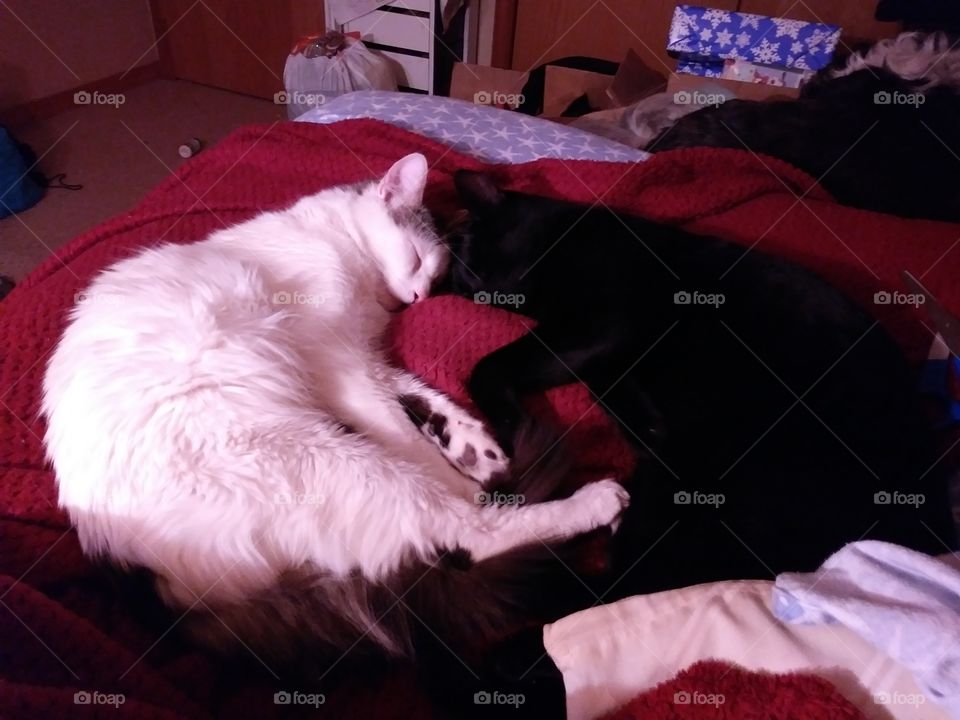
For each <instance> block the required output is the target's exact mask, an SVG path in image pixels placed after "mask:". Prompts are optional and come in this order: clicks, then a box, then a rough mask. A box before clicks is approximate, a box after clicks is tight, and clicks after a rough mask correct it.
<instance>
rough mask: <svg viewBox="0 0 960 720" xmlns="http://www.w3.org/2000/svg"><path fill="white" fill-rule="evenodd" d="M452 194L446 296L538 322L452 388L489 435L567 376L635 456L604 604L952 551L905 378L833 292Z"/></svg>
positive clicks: (536, 209) (595, 218)
mask: <svg viewBox="0 0 960 720" xmlns="http://www.w3.org/2000/svg"><path fill="white" fill-rule="evenodd" d="M456 185H457V188H458V191H459V193H460V196H461V198H462V200H463V202H464V203H465V204H466V206H467V208H468V209H469V211H470V219H469V220H468V221H467V224H466V227H465V229H464V231H463V232H462V234H461V235H460V237H459V238H458V239H457V241H456V242H455V248H454V251H455V252H456V253H457V254H458V255H459V258H460V260H461V261H462V262H459V263H453V267H454V269H453V271H452V273H453V274H452V278H451V282H452V285H453V287H454V290H455V292H457V293H459V294H463V295H466V296H467V297H472V296H474V295H475V294H476V293H488V294H489V296H490V297H489V300H491V301H492V302H494V303H496V302H498V301H503V300H506V301H507V302H510V303H513V304H512V305H509V306H507V308H506V309H510V310H516V311H518V312H521V313H523V314H525V315H528V316H530V317H532V318H534V319H536V320H537V322H538V324H537V326H536V328H535V329H534V330H532V331H531V332H530V333H529V334H527V335H525V336H524V337H522V338H520V339H519V340H517V341H516V342H513V343H511V344H509V345H507V346H506V347H504V348H501V349H500V350H498V351H496V352H494V353H492V354H490V355H488V356H486V357H485V358H483V359H482V360H481V361H480V363H479V364H478V365H477V367H476V368H475V370H474V372H473V374H472V376H471V378H470V383H469V389H470V393H471V395H472V397H473V399H474V401H475V402H476V403H477V405H478V407H479V408H480V409H481V410H482V411H483V412H484V413H485V414H486V416H487V418H488V419H489V420H490V422H491V424H492V426H493V427H494V429H495V431H496V433H497V435H498V439H499V440H500V441H501V442H502V443H503V445H504V447H505V448H507V449H508V450H509V448H510V445H511V439H512V438H513V436H514V432H515V429H516V428H517V427H518V423H519V421H520V419H521V418H523V417H524V414H525V413H524V407H523V398H524V396H526V395H529V394H531V393H538V392H541V391H543V390H545V389H547V388H550V387H553V386H557V385H563V384H566V383H571V382H575V381H578V380H582V381H583V382H585V383H586V384H587V386H588V387H589V388H590V390H591V392H592V394H593V396H594V397H595V399H596V400H597V401H598V402H599V403H600V404H601V406H602V407H603V408H604V409H605V410H606V411H607V412H608V413H610V414H611V415H612V416H613V417H614V418H616V420H617V421H618V423H619V425H620V427H621V428H622V429H623V431H624V434H625V436H626V437H627V438H628V439H629V440H631V441H632V442H633V443H634V444H635V445H636V446H637V448H638V449H639V450H640V455H641V462H640V465H639V467H638V470H637V472H636V475H635V477H634V478H633V479H632V482H631V487H630V489H631V493H632V495H633V500H632V503H631V507H630V510H629V512H628V515H627V517H626V518H625V519H624V523H623V526H622V527H621V530H620V531H619V533H618V534H617V535H616V536H615V540H614V549H615V560H614V576H615V577H616V576H618V575H620V574H623V573H626V577H624V578H623V580H621V581H619V582H618V583H616V586H615V587H614V590H613V594H614V595H616V596H618V597H619V596H623V595H627V594H633V593H638V592H649V591H655V590H660V589H666V588H671V587H678V586H682V585H689V584H692V583H697V582H706V581H711V580H719V579H730V578H771V577H772V576H773V575H775V574H776V573H779V572H783V571H809V570H813V569H815V568H816V567H817V566H819V565H820V563H822V562H823V560H824V559H825V558H826V557H827V556H828V555H830V554H831V553H832V552H834V551H836V550H838V549H840V547H842V546H843V545H844V544H845V543H847V542H852V541H855V540H859V539H865V538H872V539H882V540H888V541H891V542H896V543H900V544H903V545H906V546H909V547H912V548H915V549H918V550H923V551H926V552H930V553H941V552H946V550H947V549H948V547H952V546H953V545H954V542H955V535H954V532H953V526H952V521H951V517H950V513H949V506H948V503H947V498H946V494H947V493H946V487H945V479H944V475H945V473H944V472H943V471H942V469H941V468H940V467H939V466H938V465H937V454H936V453H935V452H934V441H933V439H932V435H931V433H930V432H929V431H928V429H927V428H928V423H927V421H926V419H925V417H924V413H923V412H922V407H921V405H920V401H919V398H918V397H917V393H916V391H915V382H914V378H913V377H912V374H911V372H910V369H909V368H908V366H907V364H906V362H905V359H904V357H903V356H902V354H901V352H900V350H899V348H898V347H897V345H896V344H895V343H894V341H893V339H892V338H891V337H890V336H889V335H888V334H887V333H886V332H885V331H884V330H883V329H882V328H881V327H880V326H879V325H878V324H877V323H876V322H875V321H874V320H873V319H872V318H871V317H870V316H869V315H868V314H867V313H866V312H864V311H863V310H862V309H861V308H860V307H858V306H857V305H856V304H854V303H853V302H852V301H851V300H849V299H848V298H846V297H845V296H844V295H843V294H842V293H840V292H839V291H838V290H836V289H835V288H833V287H832V286H830V285H829V284H827V283H826V282H825V281H824V280H822V279H821V278H820V277H818V276H817V275H815V274H813V273H811V272H809V271H807V270H805V269H803V268H800V267H798V266H796V265H794V264H792V263H790V262H787V261H785V260H782V259H779V258H776V257H773V256H770V255H767V254H764V253H762V252H759V251H756V250H753V251H750V252H746V248H744V247H742V246H739V245H736V244H734V243H729V242H725V241H722V240H718V239H716V238H711V237H701V236H697V235H692V234H689V233H687V232H683V231H682V230H679V229H675V228H671V227H667V226H663V225H657V224H654V223H651V222H648V221H645V220H642V219H640V218H637V217H630V216H626V215H619V216H617V215H614V214H613V213H611V212H609V211H607V210H605V209H588V208H586V207H585V206H580V205H575V204H571V203H566V202H560V201H556V200H551V199H547V198H542V197H536V196H531V195H524V194H518V193H512V192H502V191H500V190H499V189H498V188H497V187H496V186H495V185H494V184H493V182H492V181H491V180H490V179H489V178H487V177H486V176H484V175H481V174H478V173H472V172H467V171H461V172H460V173H458V174H457V176H456ZM510 296H513V297H510ZM484 300H485V301H486V300H487V298H486V297H485V298H484ZM607 599H609V598H607Z"/></svg>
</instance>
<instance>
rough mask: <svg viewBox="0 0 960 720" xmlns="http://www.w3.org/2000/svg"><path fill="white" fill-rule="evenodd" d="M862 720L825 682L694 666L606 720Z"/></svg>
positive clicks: (715, 664) (721, 666)
mask: <svg viewBox="0 0 960 720" xmlns="http://www.w3.org/2000/svg"><path fill="white" fill-rule="evenodd" d="M794 718H797V719H799V718H802V719H803V720H866V716H865V715H864V714H863V713H862V712H860V710H858V709H857V707H856V706H855V705H853V704H852V703H851V702H850V701H849V700H847V699H846V698H845V697H844V696H843V695H841V694H840V692H839V691H838V690H837V689H836V688H834V687H833V685H831V684H830V683H829V682H827V681H826V680H824V679H823V678H820V677H817V676H815V675H807V674H802V673H792V674H787V675H767V674H763V673H755V672H750V671H748V670H743V669H742V668H738V667H734V666H733V665H728V664H727V663H723V662H720V661H718V660H709V661H705V662H698V663H696V664H694V665H691V666H690V667H688V668H687V669H686V670H683V671H681V672H680V673H678V674H677V676H676V677H675V678H673V679H672V680H668V681H667V682H665V683H662V684H660V685H658V686H657V687H655V688H652V689H651V690H649V691H647V692H645V693H643V694H641V695H638V696H637V697H636V698H634V699H633V700H631V701H630V702H629V703H627V705H626V706H625V707H622V708H620V709H619V710H617V711H616V712H613V713H610V714H609V715H607V716H606V717H605V718H604V720H794Z"/></svg>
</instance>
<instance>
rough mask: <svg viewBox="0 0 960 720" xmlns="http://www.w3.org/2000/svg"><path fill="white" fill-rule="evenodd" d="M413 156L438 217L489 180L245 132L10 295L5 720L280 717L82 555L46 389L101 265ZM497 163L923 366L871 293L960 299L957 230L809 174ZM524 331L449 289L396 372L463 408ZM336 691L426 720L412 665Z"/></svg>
mask: <svg viewBox="0 0 960 720" xmlns="http://www.w3.org/2000/svg"><path fill="white" fill-rule="evenodd" d="M414 151H419V152H422V153H424V154H425V155H426V156H427V158H428V160H429V162H430V164H431V167H432V169H431V172H430V178H429V187H428V189H427V197H426V201H427V203H428V204H429V205H430V206H431V207H432V208H433V209H435V210H437V211H438V212H441V213H443V212H449V211H452V210H454V209H455V207H456V200H455V196H454V191H453V184H452V174H453V173H454V171H456V170H457V169H460V168H469V169H485V166H483V165H482V164H481V163H480V162H479V161H477V160H475V159H472V158H469V157H466V156H463V155H460V154H458V153H456V152H454V151H451V150H449V149H447V148H446V147H445V146H442V145H440V144H438V143H436V142H433V141H430V140H426V139H424V138H421V137H419V136H417V135H415V134H412V133H408V132H405V131H402V130H399V129H396V128H393V127H391V126H388V125H384V124H382V123H379V122H375V121H368V120H354V121H347V122H342V123H337V124H335V125H329V126H327V125H310V124H305V123H281V124H277V125H273V126H270V127H266V126H255V127H247V128H243V129H241V130H239V131H237V132H235V133H234V134H233V135H231V136H230V137H229V138H227V139H226V140H224V141H223V142H222V143H221V144H220V145H219V146H217V147H215V148H213V149H211V150H209V151H205V152H204V153H202V154H201V155H199V156H198V157H197V158H196V159H194V160H192V161H191V162H189V163H187V164H186V165H185V166H184V167H183V168H182V169H181V170H180V171H179V172H178V173H177V174H176V175H174V176H173V177H171V178H169V179H167V180H166V181H165V182H163V183H162V184H161V185H160V186H159V187H158V188H157V189H156V190H154V191H153V192H152V193H151V194H150V195H148V196H147V197H146V198H145V199H144V200H143V202H142V203H141V204H140V205H139V206H138V207H136V208H135V209H133V210H131V211H130V212H128V213H126V214H124V215H121V216H119V217H116V218H114V219H112V220H110V221H108V222H106V223H104V224H103V225H101V226H100V227H97V228H95V229H93V230H91V231H89V232H87V233H85V234H84V235H83V236H81V237H79V238H77V239H76V240H75V241H73V242H72V243H70V244H69V245H68V246H67V247H66V248H65V249H63V250H62V251H60V252H59V253H58V254H57V256H56V257H51V258H50V259H48V260H47V261H46V262H45V263H44V264H43V265H42V266H41V267H40V268H39V269H37V270H36V271H35V272H34V273H33V274H32V275H31V276H30V277H29V278H28V279H26V280H25V281H24V282H23V283H21V285H20V286H19V287H18V288H17V289H16V290H15V291H14V292H13V293H12V294H11V295H10V296H9V297H8V298H7V299H6V300H4V301H3V302H2V303H0V348H2V349H0V714H8V715H9V716H10V717H18V718H20V717H49V718H58V717H78V716H82V713H83V712H84V708H82V707H80V706H79V705H77V704H76V703H75V697H76V698H79V700H80V701H82V700H84V699H85V698H88V699H94V700H95V699H96V697H94V696H92V695H86V696H85V695H82V694H81V695H76V693H84V692H86V693H94V692H99V693H103V694H104V695H109V694H111V693H122V694H123V695H124V698H125V703H124V704H123V705H122V706H121V707H120V708H119V710H114V708H113V707H109V708H107V709H103V708H100V714H105V715H107V716H109V717H121V716H124V715H125V714H129V715H130V716H131V717H138V718H141V717H142V718H149V717H177V716H190V717H205V716H210V715H213V714H223V715H229V716H232V717H243V716H248V715H249V716H257V717H270V716H272V715H279V714H282V711H283V710H284V708H283V707H282V706H275V705H274V703H273V692H274V691H276V690H278V689H281V688H278V687H276V686H275V684H274V683H272V678H271V677H270V675H269V674H268V673H267V672H266V670H264V672H263V673H262V675H263V679H256V678H254V679H249V678H245V679H244V680H243V681H242V682H240V681H238V680H237V678H236V676H235V675H233V674H231V671H228V670H225V669H223V668H222V667H220V666H219V665H218V664H217V663H216V662H214V661H212V660H210V659H209V658H207V657H205V656H204V655H202V654H200V653H197V652H187V651H184V650H183V649H182V648H180V647H179V646H178V645H177V644H176V643H174V642H173V639H172V638H173V636H174V635H175V632H174V633H170V634H168V635H165V636H162V637H161V636H159V634H158V633H157V632H156V631H153V630H149V629H147V628H146V627H145V626H143V625H141V624H140V623H138V622H137V621H136V620H135V619H134V618H133V615H132V613H131V612H130V608H129V607H128V606H127V605H125V604H124V602H123V601H121V600H120V599H119V598H118V596H117V595H116V593H115V592H114V591H113V589H112V588H111V586H110V585H109V584H108V583H106V582H105V581H104V580H103V576H102V574H101V573H99V572H97V571H96V570H95V569H94V568H92V567H91V565H90V564H89V563H88V562H87V561H86V560H85V559H84V558H83V557H82V555H81V553H80V549H79V545H78V543H77V539H76V536H75V534H74V533H73V532H72V531H71V530H70V529H69V526H68V523H67V521H66V518H65V516H64V514H63V513H61V512H60V511H59V510H58V508H57V501H56V491H55V486H54V482H53V476H52V473H51V472H50V470H49V468H48V467H47V466H46V464H45V462H44V456H43V450H42V446H41V441H40V438H41V437H42V436H43V432H44V426H43V422H42V421H41V420H40V419H39V417H38V401H39V393H40V387H41V379H42V376H43V372H44V367H45V363H46V360H47V358H48V357H49V354H50V352H51V350H52V349H53V347H54V345H55V343H56V342H57V340H58V337H59V335H60V333H61V331H62V329H63V325H64V320H65V316H66V313H67V311H68V310H69V309H70V307H71V306H72V305H73V303H74V297H75V294H76V293H77V292H78V291H79V290H81V289H82V288H83V287H84V286H85V285H86V284H87V283H88V282H89V281H90V279H91V278H92V277H93V275H94V274H95V273H96V272H97V271H99V270H101V269H102V268H104V267H105V266H106V265H108V264H110V263H111V262H113V261H115V260H117V259H119V258H122V257H124V256H127V255H129V254H130V253H133V252H135V251H136V250H137V249H138V248H141V247H144V246H148V245H153V244H156V243H158V242H166V241H170V242H189V241H194V240H199V239H201V238H203V237H204V236H205V235H207V234H208V233H210V232H211V231H213V230H215V229H217V228H220V227H222V226H224V225H229V224H233V223H237V222H240V221H242V220H245V219H247V218H249V217H251V216H253V215H255V214H256V213H257V212H259V211H262V210H268V209H275V208H280V207H283V206H285V205H287V204H289V203H291V202H292V201H294V200H295V199H297V198H299V197H300V196H302V195H304V194H307V193H311V192H314V191H317V190H319V189H321V188H324V187H327V186H330V185H335V184H340V183H346V182H354V181H359V180H363V179H370V178H373V177H375V176H378V175H380V174H382V173H383V172H384V171H385V170H386V169H387V167H389V165H390V164H391V163H392V162H393V161H395V160H396V159H397V158H399V157H400V156H402V155H404V154H406V153H409V152H414ZM486 169H489V170H490V171H491V172H493V173H494V174H495V175H496V177H497V178H498V179H499V180H500V181H501V182H502V183H503V184H504V185H505V186H507V187H508V188H511V189H517V190H527V191H531V192H536V193H540V194H544V195H551V196H555V197H562V198H567V199H571V200H576V201H583V202H587V203H603V204H604V205H607V206H609V207H611V208H615V209H619V210H628V211H633V212H636V213H639V214H643V215H646V216H648V217H651V218H654V219H657V220H661V221H665V222H676V223H683V224H685V225H687V226H688V227H690V228H691V229H693V230H695V231H698V232H704V233H707V232H709V233H713V234H716V235H719V236H721V237H725V238H730V239H732V240H735V241H738V242H741V243H744V244H745V245H752V244H756V247H757V248H761V249H763V250H766V251H768V252H772V253H778V254H781V255H784V256H787V257H790V258H792V259H794V260H796V261H798V262H800V263H802V264H804V265H807V266H809V267H811V268H813V269H815V270H818V271H819V272H820V273H821V274H823V275H824V276H825V277H827V278H828V279H829V280H831V281H833V282H834V283H835V284H836V285H838V286H840V287H842V288H844V289H846V290H847V291H848V292H849V293H850V294H851V295H852V296H853V297H854V298H856V299H858V300H860V301H861V302H862V303H863V304H864V306H865V307H867V308H868V309H869V310H870V311H871V312H873V313H874V314H875V315H876V316H877V317H878V318H879V319H880V320H881V321H882V322H883V323H884V324H886V326H887V327H888V328H889V329H890V330H891V331H893V332H894V333H895V335H896V337H897V338H898V339H899V340H900V341H901V343H902V344H903V346H904V348H905V349H906V350H907V351H908V353H909V354H910V357H911V358H912V359H913V360H919V359H920V358H922V357H923V356H924V354H925V353H926V350H927V347H928V346H929V341H930V333H929V332H928V331H927V330H926V329H925V328H924V326H923V324H922V322H921V321H924V320H925V318H924V317H923V315H922V314H921V313H918V312H917V311H916V310H915V309H914V308H910V307H905V306H897V305H876V304H874V303H873V297H874V293H876V292H878V291H881V290H894V289H900V290H903V288H902V286H901V284H900V281H899V272H900V271H901V270H904V269H907V270H910V271H911V272H912V273H913V274H914V275H916V276H917V277H920V278H921V279H922V280H923V282H924V283H925V284H926V286H927V287H928V288H929V289H930V290H931V291H932V292H933V293H934V294H935V295H937V296H938V297H939V298H940V299H941V300H942V301H943V302H944V304H945V305H947V306H948V307H950V308H952V309H954V310H957V309H958V307H960V284H958V283H957V282H956V278H957V275H958V272H957V271H958V261H957V252H958V251H957V250H956V249H955V246H956V245H958V244H960V227H958V226H954V225H948V224H944V223H935V222H925V221H909V220H902V219H898V218H894V217H889V216H885V215H879V214H875V213H869V212H863V211H858V210H852V209H848V208H843V207H840V206H837V205H836V204H834V203H833V202H832V201H831V200H830V198H829V197H827V196H826V194H825V193H824V192H823V191H822V190H820V189H819V188H818V187H815V186H813V183H812V180H811V179H810V178H808V177H807V176H805V175H804V174H802V173H800V172H799V171H797V170H795V169H793V168H791V167H788V166H786V165H784V164H783V163H780V162H777V161H775V160H772V159H762V160H761V159H760V158H758V157H756V156H754V155H751V154H749V153H747V152H740V151H730V150H682V151H677V152H674V153H667V154H663V155H661V156H657V157H655V158H653V159H651V160H650V161H648V162H646V163H642V164H633V165H629V164H615V163H600V162H586V161H577V162H574V161H558V160H541V161H537V162H533V163H528V164H524V165H513V166H497V167H490V168H486ZM798 197H802V199H798ZM522 332H523V322H522V319H520V318H518V317H516V316H511V315H509V314H507V313H506V312H503V311H500V310H496V309H493V308H490V307H485V306H477V305H475V304H473V303H471V302H469V301H467V300H463V299H458V298H447V297H439V298H434V299H431V300H429V301H427V302H425V303H423V304H422V305H418V306H415V307H413V308H411V309H410V310H408V311H406V312H405V313H403V314H402V315H401V316H400V317H399V319H398V321H397V324H396V328H395V333H394V336H395V337H394V341H395V347H396V356H397V358H398V360H399V361H400V362H402V363H403V364H404V365H406V366H407V367H409V368H410V369H411V370H413V371H414V372H416V373H418V374H420V375H422V376H424V377H425V379H426V380H427V381H428V382H429V383H431V384H433V385H435V386H437V387H439V388H441V389H443V390H445V391H447V392H449V393H450V394H451V395H452V396H453V397H455V398H457V399H458V400H461V401H465V400H466V396H465V392H464V389H463V387H464V381H465V378H466V377H467V375H468V373H469V371H470V369H471V367H472V366H473V364H474V363H475V362H476V361H477V360H478V359H479V358H480V357H481V356H483V355H484V354H486V353H487V352H489V351H491V350H493V349H495V348H496V347H499V346H500V345H502V344H504V343H506V342H508V341H510V340H512V339H513V338H515V337H517V336H518V335H519V334H521V333H522ZM797 351H798V352H801V353H802V352H803V348H797ZM547 399H548V400H549V402H550V404H551V405H552V409H553V411H554V414H555V415H556V417H557V418H558V419H559V421H560V422H561V423H562V424H564V425H566V426H567V427H570V426H572V427H573V430H572V431H571V432H570V434H569V435H568V438H569V439H570V440H571V442H572V445H573V448H574V450H575V451H576V453H577V457H578V460H579V465H580V470H581V473H580V477H581V479H588V478H592V477H597V476H600V475H602V474H622V473H624V472H625V471H626V470H627V468H628V467H629V465H630V462H631V461H630V455H629V452H628V450H627V448H626V447H625V445H624V443H623V441H622V439H621V438H620V437H619V435H618V434H617V432H616V431H614V430H613V428H612V426H611V425H610V423H609V422H608V421H607V420H606V419H605V418H604V416H603V415H602V414H601V413H600V412H599V411H598V410H597V409H596V408H592V403H591V401H590V398H589V396H588V394H587V393H586V391H585V390H584V389H583V388H580V387H574V386H570V387H566V388H560V389H557V390H554V391H552V392H551V393H549V394H548V396H547ZM325 695H326V704H325V705H324V706H323V708H322V713H323V714H324V716H328V717H334V718H346V717H383V718H391V717H397V718H416V717H429V716H430V715H429V711H428V710H427V706H426V703H425V700H424V698H423V696H422V694H420V693H419V692H417V691H416V690H415V688H414V683H413V680H412V675H410V673H409V672H407V671H402V670H398V671H397V672H395V673H392V674H391V675H389V677H386V678H383V679H371V678H357V679H356V681H350V680H347V681H343V682H341V684H340V685H338V686H336V687H331V688H329V689H327V692H326V693H325ZM100 699H103V696H100ZM107 699H108V700H109V698H107ZM93 709H94V708H89V709H88V710H90V711H92V710H93ZM107 710H109V711H110V712H109V713H107Z"/></svg>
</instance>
